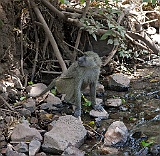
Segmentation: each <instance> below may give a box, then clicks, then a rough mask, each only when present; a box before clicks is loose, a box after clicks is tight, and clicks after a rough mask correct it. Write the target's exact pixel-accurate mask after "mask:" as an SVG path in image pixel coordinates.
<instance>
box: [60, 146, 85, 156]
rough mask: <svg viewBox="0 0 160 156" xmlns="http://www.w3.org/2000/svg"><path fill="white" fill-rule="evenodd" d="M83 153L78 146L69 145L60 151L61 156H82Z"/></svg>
mask: <svg viewBox="0 0 160 156" xmlns="http://www.w3.org/2000/svg"><path fill="white" fill-rule="evenodd" d="M84 155H85V152H84V151H81V150H79V149H78V148H76V147H74V146H72V145H71V146H69V147H67V149H65V151H64V152H63V153H62V155H61V156H84Z"/></svg>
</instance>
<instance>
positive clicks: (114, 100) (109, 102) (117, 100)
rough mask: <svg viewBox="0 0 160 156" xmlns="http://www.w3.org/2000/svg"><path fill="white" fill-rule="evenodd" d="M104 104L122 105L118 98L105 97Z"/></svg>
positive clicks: (111, 105) (110, 105)
mask: <svg viewBox="0 0 160 156" xmlns="http://www.w3.org/2000/svg"><path fill="white" fill-rule="evenodd" d="M105 105H106V106H109V107H119V106H120V105H122V100H121V99H119V98H116V99H107V101H106V102H105Z"/></svg>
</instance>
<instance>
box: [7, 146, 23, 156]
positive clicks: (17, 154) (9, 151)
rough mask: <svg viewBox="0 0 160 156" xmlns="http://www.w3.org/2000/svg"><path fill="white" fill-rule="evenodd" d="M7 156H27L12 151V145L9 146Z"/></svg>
mask: <svg viewBox="0 0 160 156" xmlns="http://www.w3.org/2000/svg"><path fill="white" fill-rule="evenodd" d="M6 156H26V155H25V154H24V153H18V152H17V151H13V150H12V146H11V145H10V144H8V145H7V150H6Z"/></svg>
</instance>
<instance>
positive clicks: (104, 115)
mask: <svg viewBox="0 0 160 156" xmlns="http://www.w3.org/2000/svg"><path fill="white" fill-rule="evenodd" d="M89 115H90V116H93V117H96V118H100V119H108V117H109V114H108V112H107V111H105V110H104V109H103V111H102V112H100V111H97V110H94V109H92V110H91V111H90V112H89Z"/></svg>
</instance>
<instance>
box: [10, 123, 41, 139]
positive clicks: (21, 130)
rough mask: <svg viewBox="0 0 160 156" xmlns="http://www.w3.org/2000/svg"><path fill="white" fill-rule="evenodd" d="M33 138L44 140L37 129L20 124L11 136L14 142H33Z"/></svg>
mask: <svg viewBox="0 0 160 156" xmlns="http://www.w3.org/2000/svg"><path fill="white" fill-rule="evenodd" d="M33 138H36V139H38V140H42V136H41V134H40V133H39V132H38V130H37V129H35V128H30V127H29V125H28V124H26V123H22V124H18V125H17V126H16V127H15V128H14V129H13V132H12V134H11V140H12V141H15V142H17V141H19V142H26V141H31V140H32V139H33Z"/></svg>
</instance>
